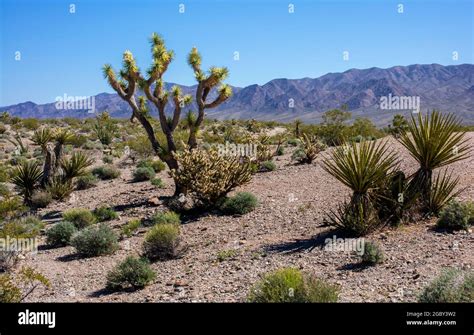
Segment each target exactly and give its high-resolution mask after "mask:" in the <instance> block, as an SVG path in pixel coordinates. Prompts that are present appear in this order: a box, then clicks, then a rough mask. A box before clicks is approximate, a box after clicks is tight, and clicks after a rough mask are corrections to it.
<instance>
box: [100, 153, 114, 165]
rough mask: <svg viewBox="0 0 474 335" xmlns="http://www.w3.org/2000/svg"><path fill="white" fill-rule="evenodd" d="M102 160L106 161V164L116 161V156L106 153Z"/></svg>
mask: <svg viewBox="0 0 474 335" xmlns="http://www.w3.org/2000/svg"><path fill="white" fill-rule="evenodd" d="M102 162H104V164H112V163H113V162H114V157H113V156H112V155H105V156H104V157H102Z"/></svg>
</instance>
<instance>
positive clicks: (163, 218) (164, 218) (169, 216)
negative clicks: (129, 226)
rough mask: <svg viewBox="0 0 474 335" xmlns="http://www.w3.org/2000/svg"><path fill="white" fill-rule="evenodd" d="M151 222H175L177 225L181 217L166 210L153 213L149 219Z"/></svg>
mask: <svg viewBox="0 0 474 335" xmlns="http://www.w3.org/2000/svg"><path fill="white" fill-rule="evenodd" d="M151 221H152V223H153V224H154V225H155V224H167V223H169V224H176V225H179V224H180V223H181V219H180V218H179V214H177V213H175V212H173V211H168V212H158V213H156V214H155V215H153V217H152V219H151Z"/></svg>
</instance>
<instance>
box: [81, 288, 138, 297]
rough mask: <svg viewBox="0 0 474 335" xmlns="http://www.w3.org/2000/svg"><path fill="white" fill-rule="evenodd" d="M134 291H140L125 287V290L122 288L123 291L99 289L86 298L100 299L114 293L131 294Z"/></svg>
mask: <svg viewBox="0 0 474 335" xmlns="http://www.w3.org/2000/svg"><path fill="white" fill-rule="evenodd" d="M136 291H140V288H134V287H127V288H124V289H121V290H112V289H109V288H106V287H104V288H101V289H99V290H97V291H94V292H92V293H89V294H88V295H87V296H88V297H89V298H100V297H104V296H108V295H111V294H114V293H116V294H122V293H133V292H136Z"/></svg>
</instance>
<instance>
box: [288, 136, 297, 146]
mask: <svg viewBox="0 0 474 335" xmlns="http://www.w3.org/2000/svg"><path fill="white" fill-rule="evenodd" d="M286 143H288V145H290V146H292V147H297V146H298V145H299V144H300V140H299V139H297V138H290V139H289V140H288V141H286Z"/></svg>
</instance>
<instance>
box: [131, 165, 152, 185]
mask: <svg viewBox="0 0 474 335" xmlns="http://www.w3.org/2000/svg"><path fill="white" fill-rule="evenodd" d="M153 178H155V170H153V168H151V167H139V168H137V169H136V170H135V171H133V181H135V182H139V181H145V180H151V179H153Z"/></svg>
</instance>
